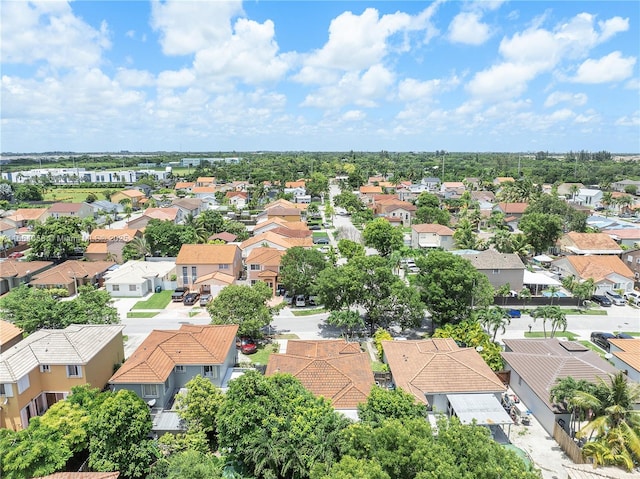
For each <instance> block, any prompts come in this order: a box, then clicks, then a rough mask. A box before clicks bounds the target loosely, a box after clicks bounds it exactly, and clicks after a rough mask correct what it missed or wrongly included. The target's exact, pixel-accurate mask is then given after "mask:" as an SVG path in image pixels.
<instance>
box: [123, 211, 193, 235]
mask: <svg viewBox="0 0 640 479" xmlns="http://www.w3.org/2000/svg"><path fill="white" fill-rule="evenodd" d="M180 213H181V212H180V209H179V208H176V207H171V208H147V209H146V210H144V213H143V214H142V216H139V217H137V218H135V219H133V220H131V221H129V222H127V228H129V229H137V230H143V229H145V228H146V227H147V225H148V224H149V221H151V220H160V221H171V222H172V223H178V222H179V221H180V219H181V217H180Z"/></svg>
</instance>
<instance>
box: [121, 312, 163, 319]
mask: <svg viewBox="0 0 640 479" xmlns="http://www.w3.org/2000/svg"><path fill="white" fill-rule="evenodd" d="M157 314H158V313H149V312H128V313H127V318H153V317H154V316H156V315H157Z"/></svg>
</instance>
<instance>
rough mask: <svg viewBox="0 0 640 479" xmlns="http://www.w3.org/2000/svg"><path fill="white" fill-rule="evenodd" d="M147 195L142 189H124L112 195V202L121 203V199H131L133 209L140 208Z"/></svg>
mask: <svg viewBox="0 0 640 479" xmlns="http://www.w3.org/2000/svg"><path fill="white" fill-rule="evenodd" d="M146 199H147V196H146V195H145V194H144V193H143V192H142V191H140V190H123V191H118V192H117V193H114V194H112V195H111V198H110V200H111V202H112V203H120V202H121V201H123V200H125V201H129V202H130V203H131V207H132V208H133V209H137V208H140V207H141V206H142V205H143V204H144V201H145V200H146Z"/></svg>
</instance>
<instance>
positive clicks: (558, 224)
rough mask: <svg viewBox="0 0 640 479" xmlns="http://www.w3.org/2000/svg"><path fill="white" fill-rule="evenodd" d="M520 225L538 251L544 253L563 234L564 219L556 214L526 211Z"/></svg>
mask: <svg viewBox="0 0 640 479" xmlns="http://www.w3.org/2000/svg"><path fill="white" fill-rule="evenodd" d="M518 227H519V228H520V229H521V230H522V232H523V233H524V234H525V235H526V237H527V241H528V242H529V244H531V246H532V247H533V249H534V251H535V252H536V253H543V252H545V251H546V250H547V249H548V248H549V247H551V246H553V245H554V244H555V242H556V241H557V240H558V238H560V236H561V235H562V231H563V230H562V219H561V218H560V216H558V215H556V214H548V213H525V214H524V215H523V216H522V218H521V219H520V222H519V223H518Z"/></svg>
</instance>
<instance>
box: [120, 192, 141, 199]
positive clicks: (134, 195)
mask: <svg viewBox="0 0 640 479" xmlns="http://www.w3.org/2000/svg"><path fill="white" fill-rule="evenodd" d="M118 193H122V194H123V195H125V196H128V197H129V198H145V197H146V195H145V194H144V193H143V192H142V191H140V190H123V191H119V192H118Z"/></svg>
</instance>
